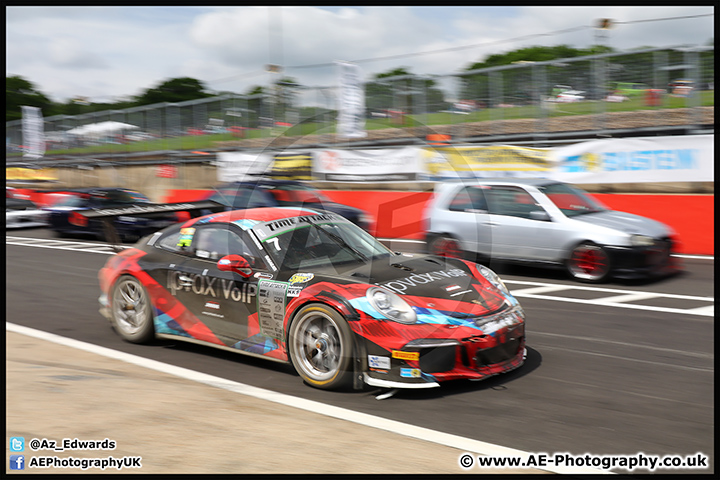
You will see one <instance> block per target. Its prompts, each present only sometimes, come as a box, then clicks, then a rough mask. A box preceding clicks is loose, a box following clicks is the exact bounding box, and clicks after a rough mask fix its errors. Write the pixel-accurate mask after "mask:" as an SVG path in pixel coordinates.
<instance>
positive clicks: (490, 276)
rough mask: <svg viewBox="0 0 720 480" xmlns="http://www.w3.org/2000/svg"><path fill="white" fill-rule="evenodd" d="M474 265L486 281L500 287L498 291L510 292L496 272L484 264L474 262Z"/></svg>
mask: <svg viewBox="0 0 720 480" xmlns="http://www.w3.org/2000/svg"><path fill="white" fill-rule="evenodd" d="M475 266H476V267H477V270H478V272H480V275H482V276H483V277H485V279H487V281H488V282H490V283H492V284H493V285H495V286H496V287H497V288H499V289H500V291H502V292H504V293H510V290H508V288H507V287H506V286H505V284H504V283H503V281H502V280H500V277H498V275H497V273H495V272H493V271H492V270H490V269H489V268H487V267H486V266H484V265H480V264H479V263H476V264H475Z"/></svg>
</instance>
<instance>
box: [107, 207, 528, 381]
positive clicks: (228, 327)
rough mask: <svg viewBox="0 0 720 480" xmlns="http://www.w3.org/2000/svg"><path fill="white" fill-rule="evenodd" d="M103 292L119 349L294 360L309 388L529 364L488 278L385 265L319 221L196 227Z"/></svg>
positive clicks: (452, 268) (328, 220) (317, 215)
mask: <svg viewBox="0 0 720 480" xmlns="http://www.w3.org/2000/svg"><path fill="white" fill-rule="evenodd" d="M99 280H100V287H101V291H102V294H101V296H100V299H99V301H100V305H101V312H102V313H103V314H104V315H105V316H106V317H107V318H108V319H109V320H110V322H111V323H112V325H113V326H114V328H115V330H116V331H117V332H118V333H119V334H120V336H121V337H123V338H124V339H125V340H128V341H130V342H136V343H143V342H147V341H149V340H151V339H153V338H155V337H164V338H172V339H182V340H187V341H190V342H194V343H200V344H205V345H210V346H214V347H218V348H223V349H227V350H232V351H236V352H241V353H245V354H248V355H254V356H258V357H263V358H267V359H270V360H275V361H279V362H290V363H291V364H292V365H293V366H294V368H295V370H296V371H297V372H298V373H299V375H300V376H301V377H302V378H303V380H305V382H307V383H308V384H309V385H311V386H313V387H318V388H325V389H336V388H343V387H350V386H353V387H354V388H358V389H360V388H363V386H364V384H367V385H371V386H376V387H384V388H425V387H436V386H439V382H442V381H446V380H452V379H482V378H486V377H490V376H492V375H496V374H499V373H504V372H507V371H510V370H513V369H515V368H517V367H519V366H520V365H522V363H523V361H524V358H525V314H524V312H523V310H522V307H521V306H520V305H519V303H518V302H517V300H516V299H515V298H514V297H513V296H512V295H511V294H510V293H509V291H508V290H507V288H506V287H505V285H504V284H503V283H502V281H501V280H500V278H499V277H498V276H497V275H495V273H493V272H492V271H491V270H489V269H488V268H486V267H484V266H482V265H479V264H475V263H471V262H468V261H464V260H460V259H453V258H443V257H436V256H432V255H424V254H419V255H408V254H399V253H394V252H392V251H390V250H388V249H387V248H386V247H385V246H384V245H382V244H381V243H380V242H378V241H377V240H376V239H375V238H374V237H372V236H371V235H369V234H368V233H367V232H365V231H363V230H362V229H361V228H359V227H357V226H356V225H354V224H353V223H351V222H350V221H348V220H346V219H345V218H343V217H342V216H340V215H337V214H334V213H332V212H327V211H322V210H313V209H299V208H292V207H284V208H256V209H247V210H235V211H227V212H221V213H215V214H210V215H206V216H203V217H199V218H194V219H191V220H188V221H186V222H184V223H180V224H176V225H173V226H170V227H168V228H165V229H164V230H162V231H159V232H156V233H154V234H153V235H151V236H148V237H145V238H144V239H142V240H141V241H139V242H138V243H136V244H135V245H134V246H133V247H131V248H127V249H125V250H123V251H122V252H119V253H117V254H116V255H114V256H112V257H111V258H110V259H109V260H108V261H107V263H106V265H105V266H104V267H103V268H102V269H101V270H100V272H99Z"/></svg>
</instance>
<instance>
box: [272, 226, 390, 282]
mask: <svg viewBox="0 0 720 480" xmlns="http://www.w3.org/2000/svg"><path fill="white" fill-rule="evenodd" d="M263 245H264V246H265V250H266V251H267V252H268V253H269V254H270V255H271V256H272V259H273V261H274V262H275V263H276V264H277V265H279V266H280V268H281V269H282V270H297V269H299V268H307V267H322V266H328V265H332V266H338V265H344V264H348V263H367V262H369V261H371V260H374V259H377V258H382V257H389V256H392V255H393V252H392V251H390V250H389V249H388V248H387V247H385V246H384V245H383V244H381V243H380V242H378V241H377V240H375V238H374V237H372V236H371V235H370V234H368V233H367V232H365V231H364V230H362V229H361V228H358V227H356V226H355V225H353V224H351V223H348V222H329V223H325V222H323V223H319V222H318V223H305V224H302V225H299V226H297V227H296V228H294V229H292V230H286V231H283V232H282V233H280V234H278V235H274V236H270V237H268V238H265V239H263Z"/></svg>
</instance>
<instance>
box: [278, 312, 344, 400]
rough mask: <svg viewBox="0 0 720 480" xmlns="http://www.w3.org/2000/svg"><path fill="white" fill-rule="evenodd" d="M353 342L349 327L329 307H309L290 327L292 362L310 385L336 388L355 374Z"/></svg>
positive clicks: (299, 314) (298, 315)
mask: <svg viewBox="0 0 720 480" xmlns="http://www.w3.org/2000/svg"><path fill="white" fill-rule="evenodd" d="M351 339H352V337H351V334H350V329H349V327H348V326H347V324H346V323H345V320H344V319H343V318H342V317H341V316H340V315H339V314H338V313H337V312H335V311H334V310H332V309H331V308H330V307H328V306H326V305H321V304H312V305H308V306H306V307H303V308H302V309H301V310H300V312H298V314H297V316H296V317H295V319H294V320H293V323H292V325H291V326H290V333H289V339H288V345H289V349H290V359H291V360H292V363H293V365H294V366H295V369H296V370H297V372H298V374H299V375H300V376H301V377H302V378H303V380H305V381H306V382H307V383H308V384H310V385H312V386H314V387H318V388H328V389H329V388H337V387H340V386H342V385H344V384H345V383H346V382H347V380H349V377H350V375H351V374H352V372H350V371H349V367H350V360H351V358H352V352H351V351H352V347H351V345H352V343H351V341H352V340H351Z"/></svg>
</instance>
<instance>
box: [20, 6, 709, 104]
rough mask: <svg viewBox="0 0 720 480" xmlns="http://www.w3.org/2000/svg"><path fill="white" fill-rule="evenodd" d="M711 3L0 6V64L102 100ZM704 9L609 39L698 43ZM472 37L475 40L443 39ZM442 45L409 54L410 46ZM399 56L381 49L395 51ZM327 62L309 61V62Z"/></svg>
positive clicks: (579, 43)
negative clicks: (1, 38)
mask: <svg viewBox="0 0 720 480" xmlns="http://www.w3.org/2000/svg"><path fill="white" fill-rule="evenodd" d="M712 12H714V8H713V7H684V6H677V7H440V6H435V7H325V8H320V7H6V74H7V75H20V76H22V77H24V78H26V79H27V80H29V81H31V82H33V83H34V84H35V85H36V86H37V87H38V89H39V90H40V91H42V92H43V93H45V94H47V95H48V96H50V97H51V98H53V99H54V100H58V101H61V100H65V99H68V98H71V97H74V96H76V95H85V96H90V97H91V98H94V97H102V98H98V100H102V101H108V100H112V97H118V96H129V95H137V94H139V93H141V92H142V91H143V90H145V89H147V88H151V87H154V86H156V85H157V84H159V83H160V82H162V81H164V80H166V79H169V78H173V77H180V76H188V77H193V78H197V79H199V80H201V81H203V82H204V83H205V84H206V85H207V86H208V87H209V88H212V89H215V90H230V91H236V92H241V93H242V92H245V91H247V89H248V88H249V87H251V86H253V85H259V84H267V82H268V81H269V78H270V76H269V75H268V74H264V73H262V72H263V69H264V67H265V65H266V64H268V63H278V64H282V65H284V66H285V67H286V70H285V74H286V75H289V76H292V77H294V78H296V79H298V80H299V81H300V82H301V83H302V84H304V85H332V84H334V82H335V81H336V72H335V69H334V68H332V66H331V65H332V62H333V61H335V60H350V61H353V60H367V59H376V60H373V61H366V62H362V63H361V66H362V67H363V70H364V71H365V73H366V76H368V77H369V76H370V75H372V74H375V73H381V72H384V71H387V70H390V69H393V68H397V67H401V66H405V67H408V68H410V69H411V71H413V72H415V73H421V74H442V75H447V74H451V73H454V72H457V71H459V70H461V69H463V68H465V67H466V66H467V65H469V64H470V63H473V62H477V61H481V60H483V59H484V58H485V57H486V56H487V55H490V54H493V53H502V52H506V51H509V50H513V49H516V48H520V47H524V46H530V45H538V44H544V45H559V44H566V45H570V46H573V47H587V46H589V45H590V44H592V43H593V42H594V40H595V37H594V35H595V31H594V29H592V28H586V29H583V30H581V31H578V32H574V33H567V34H563V35H552V36H537V37H533V38H531V39H526V40H514V41H509V40H511V39H516V38H519V37H524V36H527V35H534V34H545V33H550V32H554V31H558V30H562V29H568V28H572V27H579V26H583V25H585V26H588V27H590V26H592V25H593V24H594V22H595V21H596V20H597V19H598V18H612V19H615V20H617V21H618V22H633V21H638V20H644V19H650V18H663V17H673V16H687V15H694V14H700V13H712ZM713 20H714V18H713V17H711V16H710V17H704V18H695V19H686V20H675V21H665V22H646V23H632V24H617V25H616V26H615V28H613V29H612V30H611V31H610V32H608V36H607V41H608V42H609V44H610V45H611V46H613V47H614V48H617V49H629V48H633V47H638V46H645V45H650V46H667V45H678V44H704V43H706V42H707V41H708V40H709V39H710V38H712V37H713V36H714V26H713ZM469 45H475V47H473V48H468V49H457V50H450V49H453V48H457V47H463V46H469ZM443 49H445V50H446V51H444V52H442V53H434V54H430V53H427V54H424V55H414V56H407V54H411V53H420V52H431V51H434V50H443ZM393 56H398V57H397V58H387V59H384V57H393ZM320 64H322V65H327V66H324V67H312V68H309V67H308V68H292V67H307V66H313V65H320Z"/></svg>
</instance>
